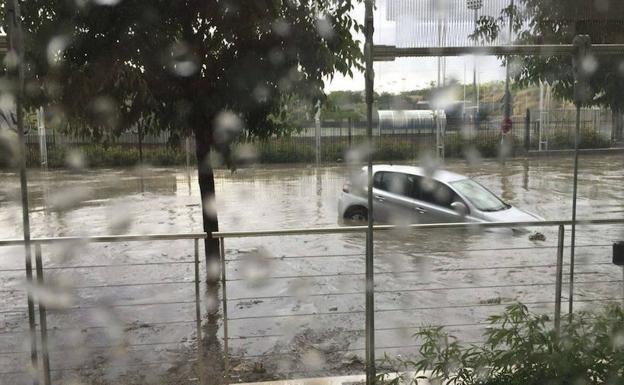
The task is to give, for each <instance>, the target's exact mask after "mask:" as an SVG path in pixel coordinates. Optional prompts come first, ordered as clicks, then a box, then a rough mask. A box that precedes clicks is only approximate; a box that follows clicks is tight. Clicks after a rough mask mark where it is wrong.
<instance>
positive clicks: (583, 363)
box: [379, 304, 624, 385]
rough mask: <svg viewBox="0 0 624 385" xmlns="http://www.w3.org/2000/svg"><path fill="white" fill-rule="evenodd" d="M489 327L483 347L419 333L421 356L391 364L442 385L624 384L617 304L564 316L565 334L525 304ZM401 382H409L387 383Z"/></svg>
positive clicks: (622, 329) (434, 332) (622, 321)
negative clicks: (529, 309)
mask: <svg viewBox="0 0 624 385" xmlns="http://www.w3.org/2000/svg"><path fill="white" fill-rule="evenodd" d="M489 324H490V327H489V328H488V330H487V331H486V332H485V333H484V336H485V339H486V341H485V343H484V344H483V345H482V346H475V345H472V346H468V347H465V346H462V345H461V344H460V343H459V342H458V341H457V340H456V339H455V338H454V337H453V336H450V335H449V334H448V333H447V332H445V331H444V329H443V328H428V329H423V330H421V331H420V332H418V333H417V337H418V338H419V339H420V340H421V341H422V346H421V348H420V350H419V352H420V355H421V357H422V358H421V359H420V360H419V361H397V362H392V364H393V365H398V368H399V370H401V371H402V372H403V371H409V370H415V371H416V372H417V373H418V372H420V373H421V374H422V372H423V371H427V370H428V371H431V377H432V379H433V381H435V382H434V383H442V384H462V385H477V384H478V385H543V384H550V385H555V384H596V385H598V384H613V385H616V384H624V311H623V309H622V308H621V307H620V306H618V305H609V306H607V307H606V308H605V309H604V310H603V311H601V312H598V313H597V314H596V313H587V312H577V313H575V314H573V315H572V316H567V317H564V319H562V322H561V325H562V326H561V333H560V335H557V333H556V332H555V330H554V329H553V328H552V326H551V325H552V322H551V321H550V319H549V318H548V317H547V316H544V315H535V314H531V313H529V311H528V309H527V308H526V306H524V305H522V304H517V305H512V306H509V307H508V308H507V309H506V311H505V312H504V313H503V314H502V315H498V316H493V317H490V318H489ZM391 361H392V360H390V359H388V358H386V359H385V360H384V362H385V363H386V364H388V363H390V362H391ZM395 367H396V366H395ZM385 378H386V377H385V376H384V375H380V376H379V380H380V381H382V382H384V379H385ZM400 380H405V378H401V377H399V378H397V379H394V380H392V381H388V382H392V383H398V382H399V381H400Z"/></svg>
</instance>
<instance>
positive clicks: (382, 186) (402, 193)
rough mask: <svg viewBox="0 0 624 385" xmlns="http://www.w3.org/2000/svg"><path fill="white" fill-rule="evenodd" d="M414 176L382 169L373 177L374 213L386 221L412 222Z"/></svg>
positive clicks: (381, 220) (376, 216) (379, 218)
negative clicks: (411, 195) (411, 208)
mask: <svg viewBox="0 0 624 385" xmlns="http://www.w3.org/2000/svg"><path fill="white" fill-rule="evenodd" d="M412 188H413V176H412V175H408V174H404V173H399V172H390V171H381V172H377V173H376V174H375V177H374V179H373V215H374V217H375V220H378V221H380V222H385V223H412V217H411V215H412V213H411V212H410V207H411V201H412V199H411V197H410V193H411V191H412Z"/></svg>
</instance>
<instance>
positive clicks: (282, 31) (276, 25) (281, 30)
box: [271, 19, 290, 37]
mask: <svg viewBox="0 0 624 385" xmlns="http://www.w3.org/2000/svg"><path fill="white" fill-rule="evenodd" d="M271 27H272V29H273V32H274V33H275V34H277V35H279V36H281V37H286V36H288V34H289V33H290V24H288V22H287V21H286V20H284V19H277V20H275V21H274V22H273V25H272V26H271Z"/></svg>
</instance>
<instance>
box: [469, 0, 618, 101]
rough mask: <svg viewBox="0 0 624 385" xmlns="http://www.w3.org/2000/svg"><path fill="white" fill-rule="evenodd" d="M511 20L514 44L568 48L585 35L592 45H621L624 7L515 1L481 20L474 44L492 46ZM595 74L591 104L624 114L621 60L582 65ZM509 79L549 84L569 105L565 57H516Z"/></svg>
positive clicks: (564, 0) (579, 0) (570, 79)
mask: <svg viewBox="0 0 624 385" xmlns="http://www.w3.org/2000/svg"><path fill="white" fill-rule="evenodd" d="M510 16H513V20H514V24H513V29H514V31H515V36H516V37H515V39H514V42H515V43H516V44H572V40H573V38H574V36H575V35H576V34H589V35H590V37H591V39H592V42H593V43H594V44H599V43H602V44H604V43H616V42H619V43H622V39H624V24H622V19H623V18H624V7H622V4H621V2H619V1H615V0H602V1H593V0H592V1H588V0H558V1H552V0H517V1H516V5H515V6H513V7H512V6H511V5H510V6H509V7H507V8H505V9H503V10H502V12H501V15H500V16H499V17H481V18H480V20H479V23H478V26H477V29H476V30H475V33H474V34H473V35H472V37H473V39H477V40H478V39H481V40H486V41H491V40H493V39H495V38H497V37H498V35H499V34H500V33H501V31H502V29H503V28H508V26H506V23H508V20H509V17H510ZM585 65H587V66H588V67H589V68H590V69H591V70H592V72H593V76H592V77H591V88H592V90H593V94H594V97H593V99H592V101H591V102H590V103H589V104H591V105H601V106H607V107H610V108H611V109H612V110H613V111H614V112H621V111H622V110H624V61H622V58H621V56H595V57H590V58H589V59H588V61H587V62H586V63H585ZM512 66H513V69H514V71H513V74H514V77H515V80H516V82H518V84H519V85H520V86H527V85H529V84H536V83H538V82H539V81H543V82H547V83H549V84H551V85H552V87H553V91H554V92H555V94H556V95H557V96H559V97H561V98H564V99H566V100H572V98H573V93H574V75H573V71H572V61H571V58H570V57H569V56H526V57H519V58H514V59H513V62H512Z"/></svg>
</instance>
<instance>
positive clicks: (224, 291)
mask: <svg viewBox="0 0 624 385" xmlns="http://www.w3.org/2000/svg"><path fill="white" fill-rule="evenodd" d="M223 241H224V239H223V238H219V245H220V250H221V290H222V298H223V354H224V356H223V371H224V377H225V378H224V381H225V384H229V383H230V349H229V346H228V311H227V285H226V282H227V274H226V271H225V268H226V266H225V244H224V242H223Z"/></svg>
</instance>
